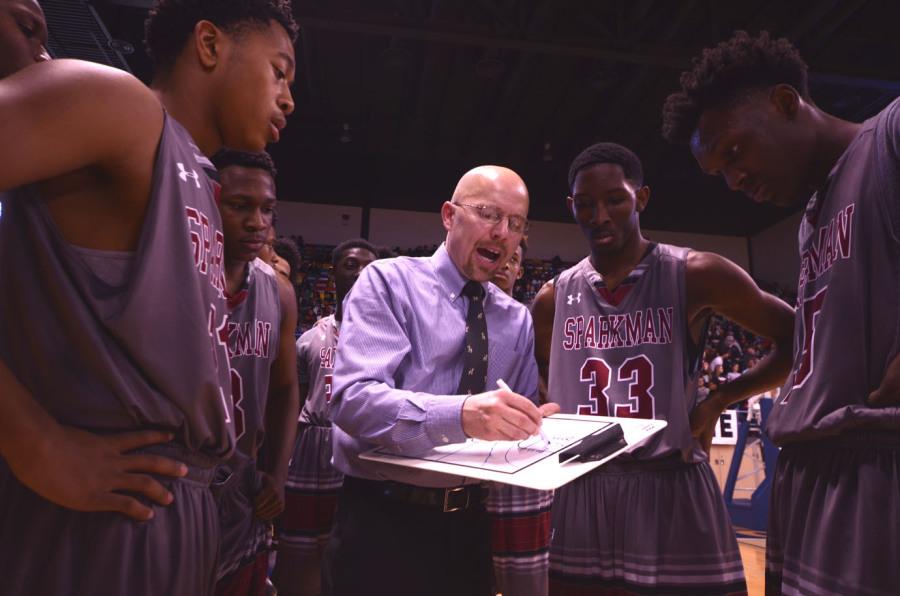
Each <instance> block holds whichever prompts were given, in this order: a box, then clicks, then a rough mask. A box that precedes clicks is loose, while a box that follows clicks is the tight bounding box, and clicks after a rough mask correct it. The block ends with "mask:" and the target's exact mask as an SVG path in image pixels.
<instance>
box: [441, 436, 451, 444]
mask: <svg viewBox="0 0 900 596" xmlns="http://www.w3.org/2000/svg"><path fill="white" fill-rule="evenodd" d="M441 440H442V441H443V442H445V443H449V442H450V439H448V438H447V435H441Z"/></svg>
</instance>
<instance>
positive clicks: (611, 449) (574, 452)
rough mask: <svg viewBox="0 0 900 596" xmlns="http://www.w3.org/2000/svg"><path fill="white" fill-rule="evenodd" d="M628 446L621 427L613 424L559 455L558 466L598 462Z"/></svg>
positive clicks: (616, 423)
mask: <svg viewBox="0 0 900 596" xmlns="http://www.w3.org/2000/svg"><path fill="white" fill-rule="evenodd" d="M627 446H628V443H627V442H626V441H625V433H624V432H622V426H621V425H620V424H619V423H618V422H614V423H613V424H612V426H607V427H604V428H601V429H600V430H598V431H595V432H593V433H591V434H589V435H588V436H586V437H584V438H583V439H581V441H579V442H578V443H575V444H574V445H573V446H571V447H569V448H568V449H566V450H565V451H563V452H561V453H560V454H559V463H560V465H562V464H565V463H569V462H570V461H577V462H588V461H598V460H601V459H603V458H605V457H608V456H609V455H611V454H613V453H615V452H616V451H618V450H620V449H623V448H625V447H627Z"/></svg>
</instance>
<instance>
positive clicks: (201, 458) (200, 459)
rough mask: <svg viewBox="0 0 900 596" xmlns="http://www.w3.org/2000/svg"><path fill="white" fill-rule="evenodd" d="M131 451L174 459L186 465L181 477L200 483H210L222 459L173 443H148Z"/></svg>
mask: <svg viewBox="0 0 900 596" xmlns="http://www.w3.org/2000/svg"><path fill="white" fill-rule="evenodd" d="M131 453H149V454H152V455H161V456H163V457H168V458H169V459H174V460H175V461H179V462H181V463H183V464H184V465H186V466H187V469H188V471H187V474H186V475H185V476H182V478H184V479H187V480H193V481H194V482H199V483H201V484H207V485H208V484H210V483H211V482H212V480H213V478H214V477H215V474H216V466H218V465H219V464H221V463H222V460H221V459H220V458H217V457H213V456H211V455H208V454H206V453H201V452H200V451H192V450H190V449H188V448H187V447H185V446H183V445H178V444H175V443H160V444H159V445H148V446H147V447H142V448H140V449H135V450H134V451H132V452H131Z"/></svg>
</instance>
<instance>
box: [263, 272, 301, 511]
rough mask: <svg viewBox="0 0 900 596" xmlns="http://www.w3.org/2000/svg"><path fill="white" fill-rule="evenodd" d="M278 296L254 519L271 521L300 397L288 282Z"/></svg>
mask: <svg viewBox="0 0 900 596" xmlns="http://www.w3.org/2000/svg"><path fill="white" fill-rule="evenodd" d="M276 279H277V280H278V296H279V299H280V301H281V313H282V315H281V328H280V330H279V341H278V356H277V357H276V358H275V362H273V363H272V369H271V373H270V376H269V396H268V400H267V402H266V414H265V417H266V418H265V419H266V459H265V462H263V465H262V470H263V472H264V473H265V474H264V476H263V488H262V490H261V491H260V493H259V495H257V497H256V503H255V504H256V515H257V516H259V517H261V518H263V519H272V518H274V517H275V516H277V515H278V514H279V513H281V511H282V510H283V509H284V483H285V481H286V480H287V472H288V464H290V461H291V454H292V453H293V451H294V439H295V437H296V434H297V412H298V411H299V403H300V397H299V393H298V388H297V350H296V348H295V344H294V329H296V327H297V300H296V298H295V297H294V289H293V288H292V287H291V285H290V282H288V281H287V280H285V279H283V278H282V277H281V276H276Z"/></svg>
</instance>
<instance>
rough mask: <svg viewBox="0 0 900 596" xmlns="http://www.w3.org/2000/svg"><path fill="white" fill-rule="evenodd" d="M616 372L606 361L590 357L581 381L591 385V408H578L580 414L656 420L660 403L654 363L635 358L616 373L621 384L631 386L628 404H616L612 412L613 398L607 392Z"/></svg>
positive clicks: (585, 364) (584, 365)
mask: <svg viewBox="0 0 900 596" xmlns="http://www.w3.org/2000/svg"><path fill="white" fill-rule="evenodd" d="M612 372H613V371H612V369H611V368H610V366H609V364H607V363H606V361H605V360H604V359H603V358H588V359H587V360H585V361H584V364H583V365H581V381H582V382H584V383H590V384H591V385H590V387H589V388H588V401H589V402H590V403H589V404H587V405H581V406H578V413H579V414H589V415H594V416H617V417H619V418H649V419H653V418H655V417H656V400H655V399H654V397H653V394H652V393H650V390H651V389H653V363H652V362H650V360H649V359H648V358H647V357H646V356H644V355H643V354H642V355H640V356H634V357H633V358H629V359H628V360H626V361H625V362H623V363H622V366H620V367H619V369H618V371H616V378H617V380H618V382H619V383H625V382H627V383H628V402H629V403H627V404H615V407H614V408H613V411H612V412H611V413H610V411H609V410H610V408H609V395H608V394H607V393H606V390H607V389H609V385H610V383H611V381H612Z"/></svg>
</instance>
